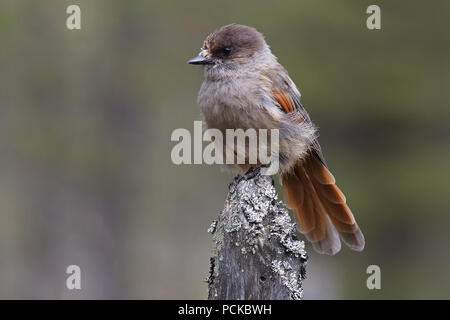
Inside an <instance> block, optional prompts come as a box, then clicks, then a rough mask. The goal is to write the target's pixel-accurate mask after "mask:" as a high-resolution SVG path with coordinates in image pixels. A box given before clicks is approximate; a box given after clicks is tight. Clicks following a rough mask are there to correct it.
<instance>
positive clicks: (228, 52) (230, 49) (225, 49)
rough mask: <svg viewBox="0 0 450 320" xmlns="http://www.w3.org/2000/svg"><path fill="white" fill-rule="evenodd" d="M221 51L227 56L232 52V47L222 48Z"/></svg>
mask: <svg viewBox="0 0 450 320" xmlns="http://www.w3.org/2000/svg"><path fill="white" fill-rule="evenodd" d="M222 52H223V54H224V55H226V56H229V55H230V54H231V52H233V48H231V47H225V48H223V49H222Z"/></svg>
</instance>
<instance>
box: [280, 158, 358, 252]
mask: <svg viewBox="0 0 450 320" xmlns="http://www.w3.org/2000/svg"><path fill="white" fill-rule="evenodd" d="M282 183H283V189H284V193H285V197H286V202H287V204H288V206H289V207H290V208H292V209H293V210H294V211H295V213H296V216H297V219H298V221H299V225H300V230H301V232H302V233H304V234H305V235H306V238H307V239H308V240H309V241H310V242H312V244H313V247H314V249H315V250H316V251H317V252H319V253H326V254H330V255H334V254H336V253H337V252H339V250H340V249H341V241H340V240H339V236H340V238H341V239H342V241H344V243H345V244H346V245H347V246H348V247H350V248H351V249H353V250H356V251H361V250H363V249H364V244H365V241H364V236H363V234H362V232H361V230H360V229H359V227H358V224H357V223H356V221H355V218H354V217H353V214H352V212H351V211H350V208H349V207H348V206H347V204H346V199H345V196H344V194H343V193H342V192H341V190H339V188H338V187H337V186H336V184H335V179H334V177H333V175H332V174H331V172H330V171H329V170H328V169H327V167H326V166H325V165H324V164H322V162H321V161H320V160H319V159H318V158H317V157H315V156H314V155H310V156H309V157H308V158H307V159H306V160H305V161H303V162H302V163H300V162H299V164H297V165H296V167H295V168H294V170H293V171H292V172H290V173H289V174H285V175H284V176H283V177H282Z"/></svg>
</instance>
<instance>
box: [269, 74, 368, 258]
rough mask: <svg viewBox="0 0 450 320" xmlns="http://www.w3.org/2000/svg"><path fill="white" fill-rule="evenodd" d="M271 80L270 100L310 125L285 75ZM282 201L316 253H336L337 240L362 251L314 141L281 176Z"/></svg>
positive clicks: (359, 238) (358, 234) (347, 210)
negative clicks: (303, 155)
mask: <svg viewBox="0 0 450 320" xmlns="http://www.w3.org/2000/svg"><path fill="white" fill-rule="evenodd" d="M285 75H286V76H285V77H284V79H281V81H280V80H278V81H273V84H274V87H273V91H272V94H273V97H274V99H275V101H277V102H278V104H279V107H280V109H281V110H283V111H284V112H285V113H287V114H289V113H293V114H295V117H293V118H295V119H300V122H303V121H307V122H309V123H311V118H310V117H309V115H308V113H307V111H306V109H305V108H304V107H303V106H302V104H301V103H300V93H299V92H298V90H297V88H296V87H295V84H294V83H293V82H292V80H291V79H290V78H289V77H288V76H287V73H286V74H285ZM297 121H298V120H297ZM282 182H283V188H284V190H285V196H286V202H287V204H288V206H290V207H291V208H292V209H293V210H295V213H296V215H297V219H298V220H299V223H300V229H301V231H302V232H303V233H305V234H306V237H307V239H308V240H309V241H311V242H312V243H313V247H314V249H315V250H316V251H318V252H319V253H327V254H331V255H333V254H336V253H337V252H338V251H339V250H340V249H341V242H340V240H339V235H340V237H341V239H342V240H343V241H344V242H345V243H346V244H347V245H348V246H349V247H350V248H351V249H353V250H357V251H361V250H362V249H363V248H364V243H365V241H364V236H363V234H362V233H361V230H360V229H359V227H358V225H357V223H356V221H355V219H354V217H353V214H352V212H351V211H350V208H349V207H348V206H347V204H346V199H345V196H344V194H343V193H342V192H341V190H340V189H339V188H338V187H337V186H336V184H335V182H336V181H335V179H334V177H333V175H332V174H331V172H330V171H329V170H328V167H327V165H326V162H325V159H324V157H323V154H322V149H321V147H320V144H319V141H318V140H317V139H314V141H313V142H312V145H311V149H310V152H309V154H308V155H307V157H306V158H305V159H303V160H302V161H299V162H298V163H297V164H296V165H295V167H294V170H292V172H290V173H287V174H285V175H283V177H282Z"/></svg>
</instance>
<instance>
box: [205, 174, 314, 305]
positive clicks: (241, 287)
mask: <svg viewBox="0 0 450 320" xmlns="http://www.w3.org/2000/svg"><path fill="white" fill-rule="evenodd" d="M208 231H209V232H211V233H212V234H213V255H212V257H211V259H210V264H211V266H210V267H211V269H210V275H209V277H208V278H207V279H206V281H207V282H208V284H209V292H208V299H210V300H228V299H239V300H244V299H245V300H247V299H258V300H259V299H268V300H276V299H278V300H280V299H282V300H298V299H301V298H302V294H303V289H302V280H303V279H304V277H305V265H306V260H307V256H306V252H305V250H304V242H303V241H299V240H298V238H297V236H296V227H295V223H292V221H291V218H290V216H289V214H288V212H287V209H286V207H285V205H284V204H283V203H282V202H281V201H279V200H278V198H277V193H276V191H275V188H274V186H273V180H272V178H271V177H268V176H262V175H259V174H258V175H256V176H255V177H253V178H251V179H248V180H246V179H241V180H235V182H234V183H232V184H231V185H230V191H229V194H228V197H227V200H226V202H225V207H224V209H223V210H222V211H221V212H220V214H219V217H218V220H216V221H214V222H213V223H212V225H211V227H210V229H209V230H208Z"/></svg>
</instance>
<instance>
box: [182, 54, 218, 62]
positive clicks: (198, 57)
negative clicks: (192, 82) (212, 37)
mask: <svg viewBox="0 0 450 320" xmlns="http://www.w3.org/2000/svg"><path fill="white" fill-rule="evenodd" d="M187 63H189V64H213V60H212V59H209V58H205V57H204V56H202V55H199V56H197V57H195V58H192V59H191V60H189V61H188V62H187Z"/></svg>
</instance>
